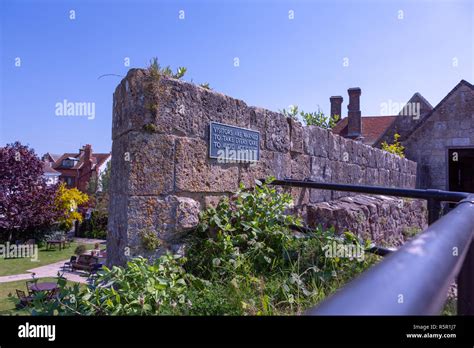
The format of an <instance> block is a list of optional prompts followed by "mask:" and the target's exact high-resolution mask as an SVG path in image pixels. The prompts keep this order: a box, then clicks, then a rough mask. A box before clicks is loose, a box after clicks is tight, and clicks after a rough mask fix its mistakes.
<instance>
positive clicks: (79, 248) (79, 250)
mask: <svg viewBox="0 0 474 348" xmlns="http://www.w3.org/2000/svg"><path fill="white" fill-rule="evenodd" d="M86 251H87V247H86V246H85V245H84V244H80V245H78V246H77V247H76V250H74V254H76V255H77V256H79V255H82V254H84V253H85V252H86Z"/></svg>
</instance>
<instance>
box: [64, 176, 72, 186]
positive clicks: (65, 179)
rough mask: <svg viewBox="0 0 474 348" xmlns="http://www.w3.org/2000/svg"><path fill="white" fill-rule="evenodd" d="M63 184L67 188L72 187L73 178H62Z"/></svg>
mask: <svg viewBox="0 0 474 348" xmlns="http://www.w3.org/2000/svg"><path fill="white" fill-rule="evenodd" d="M64 182H65V183H66V185H67V186H69V187H72V186H74V178H73V177H70V176H65V177H64Z"/></svg>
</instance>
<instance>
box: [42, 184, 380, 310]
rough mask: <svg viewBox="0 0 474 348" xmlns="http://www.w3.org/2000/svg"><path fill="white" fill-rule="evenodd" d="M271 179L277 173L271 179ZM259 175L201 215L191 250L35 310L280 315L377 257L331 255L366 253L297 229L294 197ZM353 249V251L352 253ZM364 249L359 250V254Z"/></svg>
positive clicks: (100, 280)
mask: <svg viewBox="0 0 474 348" xmlns="http://www.w3.org/2000/svg"><path fill="white" fill-rule="evenodd" d="M270 180H272V179H270ZM267 184H268V182H267V183H261V182H257V186H256V187H255V188H254V189H252V190H246V189H245V188H244V187H243V186H241V187H240V190H239V191H238V192H237V193H235V195H233V196H232V197H230V198H226V199H223V200H222V201H221V202H219V204H218V205H217V206H216V207H215V208H209V209H208V210H206V211H204V212H203V213H202V214H201V221H200V225H199V228H198V229H197V230H196V231H194V232H193V233H191V235H190V236H189V238H188V240H187V248H186V257H184V256H180V255H172V254H170V253H167V254H165V255H162V256H161V257H159V258H158V259H156V260H155V261H154V262H149V261H148V260H146V259H144V258H142V257H138V258H134V259H131V260H130V261H129V262H128V264H127V266H126V267H113V268H112V269H108V268H104V269H103V270H102V271H100V272H99V273H98V277H97V278H96V279H95V281H94V282H93V283H92V284H91V285H90V286H89V287H87V288H86V289H82V290H81V289H79V287H77V286H74V287H66V286H65V281H62V280H60V282H59V283H60V292H59V294H58V296H57V297H56V298H55V300H53V301H44V300H43V299H42V298H39V297H37V298H36V299H35V301H34V310H33V313H34V314H48V315H52V314H59V315H77V314H81V315H96V314H101V315H158V314H159V315H162V314H172V315H278V314H299V313H302V312H303V311H304V310H305V309H307V308H308V307H310V306H313V305H315V304H316V303H317V302H319V301H321V300H322V299H323V298H325V297H326V296H327V295H329V294H331V293H332V292H334V291H335V290H337V289H338V288H339V287H341V286H342V285H344V284H345V283H346V282H347V281H348V280H350V279H352V278H353V277H354V276H355V275H357V274H359V273H361V272H362V271H364V270H365V269H366V268H367V267H369V266H370V265H371V264H373V263H374V262H375V261H376V257H375V256H370V257H369V256H367V257H364V258H361V259H360V260H359V261H360V262H357V261H356V260H351V259H350V258H344V257H342V256H344V255H342V256H341V255H339V254H337V253H336V255H329V256H327V255H326V253H325V248H326V246H327V245H334V244H336V245H338V246H342V247H343V249H344V250H362V249H364V248H365V247H367V246H368V244H369V241H367V242H366V244H365V243H364V244H362V243H361V242H360V241H359V240H358V239H357V238H356V237H355V236H354V235H353V234H351V233H349V232H347V233H344V234H342V235H336V234H335V233H334V230H333V229H329V230H325V229H323V228H321V227H318V228H317V229H315V230H314V231H312V232H310V233H305V234H301V233H295V232H293V231H292V229H291V228H290V226H291V225H300V224H301V221H300V219H299V218H297V217H294V216H291V215H288V214H286V213H287V211H288V209H289V208H290V207H291V206H292V200H291V196H290V195H289V194H287V193H285V192H282V191H280V189H277V188H276V187H275V186H272V185H267ZM355 256H357V255H355ZM359 256H360V255H359Z"/></svg>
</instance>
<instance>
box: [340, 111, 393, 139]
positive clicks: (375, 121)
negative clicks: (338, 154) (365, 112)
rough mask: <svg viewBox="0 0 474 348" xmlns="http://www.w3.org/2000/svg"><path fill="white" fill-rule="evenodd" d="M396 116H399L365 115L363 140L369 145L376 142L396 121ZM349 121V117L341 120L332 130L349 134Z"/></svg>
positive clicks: (343, 134) (363, 118)
mask: <svg viewBox="0 0 474 348" xmlns="http://www.w3.org/2000/svg"><path fill="white" fill-rule="evenodd" d="M396 117H397V116H363V117H362V118H361V121H362V137H363V139H362V142H363V143H364V144H369V145H372V144H373V143H375V142H376V141H377V140H378V139H379V138H380V137H381V136H382V135H383V134H384V133H385V131H386V130H387V128H388V127H390V125H391V124H392V123H393V122H394V121H395V118H396ZM347 121H348V118H347V117H346V118H343V119H342V120H340V121H339V122H338V123H337V124H336V126H334V128H333V129H332V132H333V133H335V134H339V135H341V136H343V137H345V136H347Z"/></svg>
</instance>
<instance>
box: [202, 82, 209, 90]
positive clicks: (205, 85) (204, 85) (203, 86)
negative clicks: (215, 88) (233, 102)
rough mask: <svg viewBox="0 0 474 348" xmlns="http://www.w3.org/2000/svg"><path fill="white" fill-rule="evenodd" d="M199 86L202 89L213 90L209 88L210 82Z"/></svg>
mask: <svg viewBox="0 0 474 348" xmlns="http://www.w3.org/2000/svg"><path fill="white" fill-rule="evenodd" d="M199 86H201V87H202V88H205V89H212V88H211V87H210V86H209V83H208V82H205V83H201V84H200V85H199Z"/></svg>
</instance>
